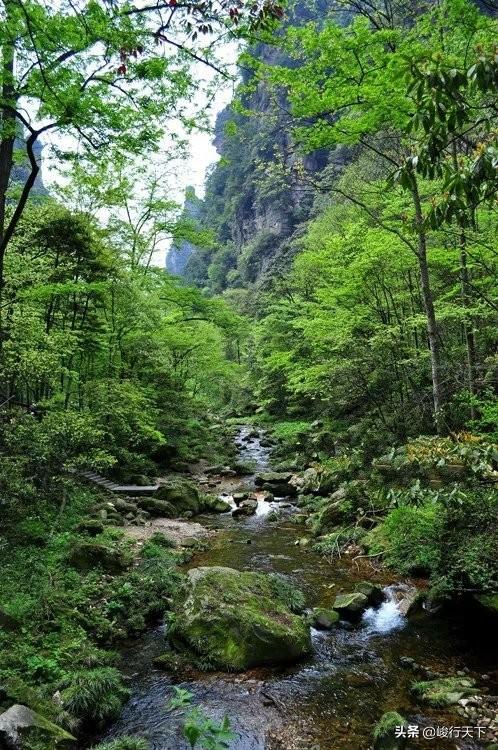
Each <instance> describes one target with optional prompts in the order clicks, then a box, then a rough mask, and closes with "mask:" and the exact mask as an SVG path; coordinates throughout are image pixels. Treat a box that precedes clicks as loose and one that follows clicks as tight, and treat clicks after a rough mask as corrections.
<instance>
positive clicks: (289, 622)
mask: <svg viewBox="0 0 498 750" xmlns="http://www.w3.org/2000/svg"><path fill="white" fill-rule="evenodd" d="M298 599H299V597H295V596H294V597H293V596H292V592H291V587H290V586H289V585H288V584H286V585H285V586H284V585H282V582H281V581H279V580H277V579H276V578H275V577H273V576H269V575H265V574H262V573H248V572H239V571H237V570H233V569H232V568H222V567H211V568H207V567H204V568H194V569H193V570H190V571H189V574H188V579H187V582H186V585H185V590H184V594H183V597H182V598H181V600H180V601H179V602H178V603H177V606H176V608H175V619H174V622H173V624H172V627H171V629H170V633H169V637H170V640H171V642H172V644H173V645H174V646H176V647H177V648H179V649H184V648H185V647H187V648H189V649H191V650H192V651H194V652H195V653H196V654H197V655H198V656H200V657H201V658H202V659H203V660H204V661H206V662H208V663H209V664H212V665H213V666H215V667H218V668H221V669H227V670H233V671H243V670H245V669H248V668H250V667H255V666H258V665H275V664H286V663H291V662H294V661H297V660H298V659H299V658H301V657H302V656H304V655H306V654H307V653H309V651H310V649H311V640H310V631H309V626H308V624H307V623H306V621H305V619H304V618H303V617H301V616H300V615H298V614H296V613H294V612H293V611H292V607H293V605H294V604H295V602H296V600H298Z"/></svg>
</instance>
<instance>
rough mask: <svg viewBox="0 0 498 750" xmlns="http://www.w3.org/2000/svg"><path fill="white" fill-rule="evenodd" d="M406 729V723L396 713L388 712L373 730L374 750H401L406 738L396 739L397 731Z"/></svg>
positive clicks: (404, 745)
mask: <svg viewBox="0 0 498 750" xmlns="http://www.w3.org/2000/svg"><path fill="white" fill-rule="evenodd" d="M407 727H408V722H407V721H406V719H405V718H404V717H403V716H401V714H399V713H398V712H397V711H388V712H387V713H385V714H384V715H383V716H382V718H381V719H380V721H379V722H378V723H377V724H376V725H375V729H374V750H403V748H404V747H406V737H397V736H396V735H397V731H396V730H397V729H399V728H403V729H406V728H407Z"/></svg>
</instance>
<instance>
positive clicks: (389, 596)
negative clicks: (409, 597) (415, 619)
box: [363, 586, 406, 634]
mask: <svg viewBox="0 0 498 750" xmlns="http://www.w3.org/2000/svg"><path fill="white" fill-rule="evenodd" d="M399 589H400V587H399V586H387V588H385V589H384V594H385V595H386V599H385V601H384V602H382V604H381V605H380V606H379V607H376V608H375V609H374V608H373V607H370V608H369V609H367V610H366V612H365V613H364V615H363V623H364V624H365V625H366V629H367V633H372V634H373V633H390V632H391V631H393V630H400V629H401V628H403V627H404V626H405V624H406V617H404V616H403V615H402V614H401V612H400V610H399V608H398V600H399Z"/></svg>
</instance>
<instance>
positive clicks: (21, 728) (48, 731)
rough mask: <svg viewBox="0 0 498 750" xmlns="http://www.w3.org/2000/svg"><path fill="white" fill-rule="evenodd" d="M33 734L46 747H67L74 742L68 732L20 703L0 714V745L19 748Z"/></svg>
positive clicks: (16, 749) (10, 748) (11, 748)
mask: <svg viewBox="0 0 498 750" xmlns="http://www.w3.org/2000/svg"><path fill="white" fill-rule="evenodd" d="M33 735H34V737H35V738H36V739H37V740H39V741H43V742H44V745H43V746H44V747H47V748H55V747H68V746H71V745H72V743H73V742H76V740H75V738H74V737H73V736H72V735H71V734H69V732H66V731H65V730H64V729H62V728H61V727H59V726H57V724H53V723H52V722H51V721H49V720H48V719H46V718H45V717H44V716H41V715H40V714H38V713H36V712H35V711H33V710H32V709H31V708H28V706H23V705H22V704H20V703H16V704H15V705H13V706H11V707H10V708H9V709H7V711H5V712H4V713H3V714H0V747H4V748H8V750H21V748H23V747H24V746H25V741H26V739H27V738H29V737H30V736H31V737H32V736H33Z"/></svg>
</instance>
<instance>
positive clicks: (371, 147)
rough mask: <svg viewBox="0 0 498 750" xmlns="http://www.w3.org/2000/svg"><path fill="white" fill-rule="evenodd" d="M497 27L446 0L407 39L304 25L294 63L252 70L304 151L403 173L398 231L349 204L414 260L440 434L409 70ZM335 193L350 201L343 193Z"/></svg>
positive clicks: (292, 40)
mask: <svg viewBox="0 0 498 750" xmlns="http://www.w3.org/2000/svg"><path fill="white" fill-rule="evenodd" d="M493 29H494V22H492V21H490V20H489V19H485V18H484V16H482V15H480V14H479V12H478V11H477V10H476V9H475V8H474V7H472V6H470V5H469V4H467V3H465V2H461V1H460V0H448V2H446V3H443V4H442V5H441V6H438V7H437V8H436V9H435V10H433V11H432V12H431V13H429V14H428V15H427V16H424V17H423V18H422V19H421V21H420V22H419V23H417V24H416V25H415V26H414V28H413V29H412V30H411V31H410V32H407V30H406V29H400V28H379V29H376V28H375V27H374V28H372V26H371V24H370V23H369V22H367V21H366V20H365V19H364V18H356V19H354V20H353V21H352V22H351V23H350V24H349V25H348V26H346V27H341V26H338V25H337V24H335V23H330V22H325V23H324V24H323V26H322V27H320V28H318V27H316V26H314V25H308V26H307V27H304V28H300V29H290V30H289V32H288V33H287V34H286V37H285V39H284V41H283V43H282V44H283V48H284V50H285V51H286V52H287V54H288V55H289V57H290V58H291V60H293V61H294V63H295V64H293V65H292V66H285V67H284V66H276V67H275V66H268V65H266V66H265V65H258V64H257V63H255V65H256V68H257V70H258V72H259V78H260V79H261V80H263V81H265V82H266V83H267V85H269V86H271V87H272V88H273V89H274V90H276V91H277V92H279V90H281V88H284V90H285V91H286V93H287V96H288V101H289V105H290V114H291V116H292V122H293V125H294V133H295V138H296V141H297V142H298V143H299V144H300V146H301V147H302V148H303V149H304V150H305V151H307V152H310V151H313V150H316V149H319V148H331V147H334V146H336V145H339V144H346V145H355V144H358V145H359V146H360V147H361V148H362V149H364V150H367V151H369V152H371V153H372V154H374V155H375V156H376V157H378V159H379V160H380V164H381V167H380V168H381V173H382V174H383V176H384V177H385V179H387V180H388V179H389V178H392V176H393V175H396V176H397V175H399V174H400V170H401V171H402V174H403V177H402V179H401V180H400V185H401V187H402V188H403V189H404V190H406V192H407V193H408V194H409V196H410V199H411V211H410V213H408V214H407V215H406V216H405V222H404V223H402V224H401V225H400V224H396V223H393V222H391V221H390V219H389V217H387V218H386V217H385V216H382V215H378V214H376V213H375V212H374V211H372V210H371V209H370V208H369V207H368V201H365V200H364V199H363V198H362V197H361V196H358V195H356V196H355V195H351V194H349V195H348V196H347V197H348V199H349V200H351V201H352V202H353V203H354V204H356V205H357V206H358V207H360V208H361V209H362V210H364V211H365V212H366V213H367V214H368V215H369V216H370V217H371V218H372V219H374V220H375V221H376V222H377V223H378V225H379V226H380V227H382V228H384V229H388V230H389V231H392V232H393V233H394V234H395V235H396V236H397V237H398V238H399V239H401V241H402V242H403V243H404V244H405V245H406V246H407V247H409V248H410V250H411V251H412V252H413V253H414V254H415V256H416V258H417V261H418V267H419V283H420V288H421V292H422V299H423V303H424V310H425V316H426V328H427V339H428V345H429V350H430V358H431V377H432V390H433V401H434V419H435V424H436V427H437V430H438V431H439V432H442V431H444V429H445V426H444V413H443V411H444V406H445V403H446V401H447V394H446V393H445V388H444V377H443V342H442V341H441V335H440V331H439V328H438V321H437V319H436V312H435V308H434V295H433V290H432V287H431V277H430V271H429V264H428V257H427V256H428V225H427V222H426V216H425V214H424V202H425V197H424V196H423V195H422V194H421V189H420V184H419V177H418V172H417V168H416V161H413V160H410V159H409V158H408V157H409V156H410V154H411V153H412V151H413V149H414V148H415V149H416V147H417V143H418V142H419V141H418V138H419V134H418V133H417V132H414V131H413V129H412V127H411V121H412V117H413V98H412V96H411V88H410V87H409V86H407V83H406V76H407V68H408V70H409V67H410V64H411V65H413V64H415V63H416V61H418V60H420V59H421V58H422V57H426V56H427V54H434V55H437V54H438V51H439V50H440V49H441V48H444V47H445V46H446V45H449V46H450V47H451V50H452V54H454V55H459V54H464V52H465V49H466V46H467V47H468V44H469V35H470V37H471V38H472V35H474V36H475V37H476V38H477V35H479V34H481V35H483V34H484V35H487V36H488V37H490V36H491V35H492V33H493ZM422 34H424V43H423V44H422V43H421V42H420V39H421V38H422ZM428 51H429V52H428ZM277 95H279V94H278V93H277ZM330 189H331V190H332V192H335V193H339V194H341V192H342V194H343V195H344V191H341V189H340V187H338V186H337V185H332V186H330Z"/></svg>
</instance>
